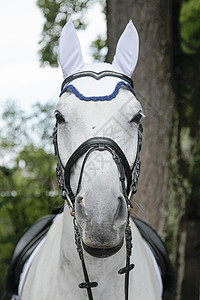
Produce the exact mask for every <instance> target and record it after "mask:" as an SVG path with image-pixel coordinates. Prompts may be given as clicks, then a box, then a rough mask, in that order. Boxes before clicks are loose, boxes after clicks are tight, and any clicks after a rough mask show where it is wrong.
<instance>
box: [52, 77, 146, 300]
mask: <svg viewBox="0 0 200 300" xmlns="http://www.w3.org/2000/svg"><path fill="white" fill-rule="evenodd" d="M85 76H90V77H93V78H95V79H96V80H99V79H101V78H102V77H105V76H114V77H119V78H120V79H123V80H124V81H126V82H128V83H129V84H131V86H133V83H132V80H131V78H129V77H127V76H125V75H123V74H120V73H116V72H112V71H103V72H100V73H95V72H91V71H89V72H88V71H86V72H80V73H77V74H74V75H72V76H70V77H69V78H66V79H65V80H64V82H63V84H62V89H63V88H64V87H65V85H66V84H67V83H68V82H69V81H72V80H74V79H77V78H79V77H85ZM57 127H58V124H57V122H56V125H55V127H54V131H53V144H54V149H55V155H56V156H57V158H58V163H57V168H56V171H57V178H58V183H59V186H60V190H61V195H62V198H63V199H64V200H65V201H66V202H67V204H68V206H69V208H70V212H71V215H72V216H73V218H74V220H73V223H74V231H75V243H76V246H77V251H78V254H79V258H80V260H81V263H82V268H83V273H84V277H85V282H83V283H80V284H79V287H80V288H86V289H87V293H88V298H89V300H93V296H92V290H91V289H92V288H93V287H96V286H97V285H98V283H97V282H90V280H89V276H88V273H87V269H86V265H85V262H84V256H83V249H82V243H81V237H80V233H79V229H78V226H77V223H76V217H75V199H76V196H77V195H78V193H79V192H80V189H81V183H82V178H83V172H84V168H85V164H86V161H87V159H88V158H89V156H90V155H91V153H93V152H94V151H101V152H102V151H108V152H109V153H111V155H112V158H113V160H114V162H115V164H116V166H117V169H118V172H119V181H120V185H121V190H122V193H123V195H124V197H125V199H126V203H127V209H128V217H127V223H126V230H125V239H126V252H127V254H126V266H125V267H124V268H122V269H120V270H119V271H118V273H119V274H125V300H128V286H129V272H130V271H131V270H132V269H133V268H134V264H130V256H131V252H132V251H131V249H132V243H131V241H132V234H131V228H130V224H129V215H130V209H131V207H132V204H131V197H132V195H133V194H135V193H136V191H137V184H138V178H139V175H140V165H141V162H140V156H139V153H140V150H141V145H142V125H141V124H139V125H138V143H137V153H136V158H135V161H134V164H133V166H132V167H130V165H129V163H128V160H127V158H126V156H125V154H124V152H123V151H122V149H121V148H120V147H119V145H118V144H117V143H116V142H115V141H114V140H112V139H110V138H108V137H93V138H90V139H88V140H86V141H85V142H83V143H82V144H81V145H80V146H79V147H78V148H77V149H76V150H75V151H74V152H73V154H72V155H71V156H70V158H69V159H68V161H67V163H66V164H65V165H63V163H62V160H61V157H60V153H59V149H58V142H57ZM83 156H84V158H83V161H82V166H81V171H80V175H79V180H78V185H77V189H76V192H75V193H74V192H73V191H72V188H71V184H70V178H71V173H72V168H73V166H74V165H75V164H76V162H77V161H78V160H79V159H80V158H81V157H83Z"/></svg>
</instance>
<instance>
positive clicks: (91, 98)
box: [60, 81, 136, 101]
mask: <svg viewBox="0 0 200 300" xmlns="http://www.w3.org/2000/svg"><path fill="white" fill-rule="evenodd" d="M122 85H124V86H126V87H128V88H129V90H130V91H131V92H132V93H133V95H134V96H136V95H135V92H134V89H133V88H132V86H131V85H130V84H128V83H125V82H124V81H120V82H118V83H117V85H116V87H115V90H114V91H113V93H112V94H110V95H107V96H92V97H85V96H84V95H83V94H81V93H79V91H78V90H77V89H76V88H75V87H74V86H73V85H72V84H70V85H68V86H66V87H65V88H64V89H63V90H62V91H61V93H60V96H61V95H62V94H63V93H65V92H66V91H67V90H70V91H71V92H72V93H73V94H74V95H75V96H76V97H78V98H79V99H80V100H84V101H109V100H112V99H113V98H115V97H116V96H117V94H118V93H119V90H120V88H121V87H122Z"/></svg>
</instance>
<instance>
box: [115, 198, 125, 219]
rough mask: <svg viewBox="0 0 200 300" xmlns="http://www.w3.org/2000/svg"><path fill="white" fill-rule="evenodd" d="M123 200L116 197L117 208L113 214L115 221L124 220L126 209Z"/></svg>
mask: <svg viewBox="0 0 200 300" xmlns="http://www.w3.org/2000/svg"><path fill="white" fill-rule="evenodd" d="M125 207H126V205H125V200H124V198H123V197H121V196H120V197H118V207H117V211H116V213H115V220H123V219H126V209H125Z"/></svg>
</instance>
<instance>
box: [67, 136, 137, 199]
mask: <svg viewBox="0 0 200 300" xmlns="http://www.w3.org/2000/svg"><path fill="white" fill-rule="evenodd" d="M95 150H97V151H109V152H110V153H111V154H112V155H113V159H114V161H115V163H116V164H117V167H118V170H119V173H120V181H121V183H122V184H123V180H124V178H123V177H124V176H123V171H124V173H125V177H126V180H127V184H126V189H125V190H124V189H123V192H124V193H126V195H128V193H129V190H130V186H131V183H132V173H131V169H130V166H129V163H128V161H127V158H126V156H125V154H124V152H123V151H122V149H121V148H120V147H119V146H118V145H117V143H116V142H115V141H113V140H112V139H110V138H107V137H94V138H90V139H88V140H86V141H85V142H83V143H82V144H81V145H80V146H79V147H78V148H77V149H76V150H75V151H74V153H73V154H72V155H71V157H70V158H69V160H68V161H67V163H66V165H65V169H64V178H65V186H66V189H67V191H68V194H69V197H70V199H71V201H72V203H74V201H75V197H76V195H74V193H73V192H72V189H71V185H70V177H71V170H72V167H73V166H74V165H75V163H76V162H77V161H78V159H79V158H80V157H82V156H83V155H84V154H85V153H86V156H85V159H84V161H83V164H82V168H81V174H80V178H79V184H78V188H77V193H78V191H79V186H80V184H81V179H82V174H83V169H84V165H85V162H86V160H87V158H88V156H89V155H90V154H91V153H92V152H93V151H95ZM124 184H125V183H124ZM126 195H124V196H125V198H127V197H126Z"/></svg>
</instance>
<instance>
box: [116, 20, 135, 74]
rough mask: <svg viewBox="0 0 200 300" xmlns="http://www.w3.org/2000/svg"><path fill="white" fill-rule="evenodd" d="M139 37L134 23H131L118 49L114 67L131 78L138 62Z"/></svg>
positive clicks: (122, 36) (118, 44) (119, 42)
mask: <svg viewBox="0 0 200 300" xmlns="http://www.w3.org/2000/svg"><path fill="white" fill-rule="evenodd" d="M138 54H139V37H138V33H137V30H136V28H135V26H134V25H133V22H132V21H129V23H128V25H127V26H126V28H125V30H124V32H123V33H122V35H121V37H120V39H119V41H118V43H117V48H116V53H115V56H114V59H113V62H112V65H113V66H114V67H115V69H117V70H118V71H119V72H121V73H123V74H125V75H127V76H129V77H131V76H132V74H133V71H134V69H135V66H136V64H137V61H138Z"/></svg>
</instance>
